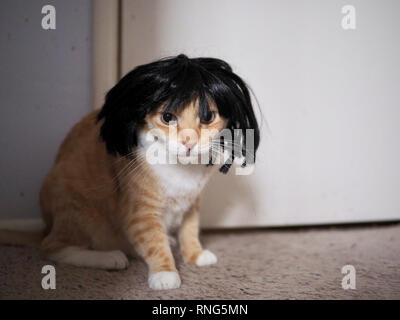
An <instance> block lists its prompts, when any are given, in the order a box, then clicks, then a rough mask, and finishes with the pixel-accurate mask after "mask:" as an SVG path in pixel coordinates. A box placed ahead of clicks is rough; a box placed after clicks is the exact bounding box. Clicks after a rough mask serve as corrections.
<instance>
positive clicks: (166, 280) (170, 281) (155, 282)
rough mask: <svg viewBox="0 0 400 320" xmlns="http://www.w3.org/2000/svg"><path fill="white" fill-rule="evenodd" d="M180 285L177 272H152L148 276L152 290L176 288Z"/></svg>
mask: <svg viewBox="0 0 400 320" xmlns="http://www.w3.org/2000/svg"><path fill="white" fill-rule="evenodd" d="M180 286H181V278H180V277H179V274H177V273H176V272H172V271H161V272H157V273H153V274H151V275H150V277H149V287H150V288H151V289H154V290H168V289H176V288H179V287H180Z"/></svg>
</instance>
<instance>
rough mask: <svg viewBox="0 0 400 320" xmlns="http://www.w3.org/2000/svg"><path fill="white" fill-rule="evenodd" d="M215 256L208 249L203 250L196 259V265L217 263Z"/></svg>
mask: <svg viewBox="0 0 400 320" xmlns="http://www.w3.org/2000/svg"><path fill="white" fill-rule="evenodd" d="M217 261H218V259H217V256H216V255H215V254H214V253H212V252H211V251H210V250H203V252H202V253H200V255H199V256H198V257H197V259H196V265H197V266H199V267H202V266H208V265H210V264H215V263H217Z"/></svg>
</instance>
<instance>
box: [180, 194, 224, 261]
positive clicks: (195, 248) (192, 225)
mask: <svg viewBox="0 0 400 320" xmlns="http://www.w3.org/2000/svg"><path fill="white" fill-rule="evenodd" d="M179 243H180V247H181V252H182V255H183V258H184V259H185V261H186V262H188V263H193V264H196V265H198V266H200V267H201V266H206V265H210V264H214V263H217V257H216V256H215V254H214V253H212V252H211V251H209V250H203V248H202V246H201V243H200V240H199V199H197V200H196V202H195V203H194V205H193V206H192V207H191V208H190V209H189V210H188V212H186V214H185V216H184V218H183V222H182V226H181V228H180V230H179Z"/></svg>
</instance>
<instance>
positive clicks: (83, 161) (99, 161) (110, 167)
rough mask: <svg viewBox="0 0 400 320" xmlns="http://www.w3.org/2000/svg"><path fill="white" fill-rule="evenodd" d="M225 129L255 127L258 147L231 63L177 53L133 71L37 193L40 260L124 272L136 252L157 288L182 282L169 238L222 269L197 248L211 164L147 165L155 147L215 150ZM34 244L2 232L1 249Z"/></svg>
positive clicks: (183, 154) (188, 152) (187, 152)
mask: <svg viewBox="0 0 400 320" xmlns="http://www.w3.org/2000/svg"><path fill="white" fill-rule="evenodd" d="M202 59H203V60H202ZM210 75H211V76H210ZM228 76H229V77H228ZM224 77H225V78H224ZM215 78H217V79H215ZM227 79H228V80H227ZM217 85H219V86H220V88H218V86H217ZM223 85H225V88H223V87H222V86H223ZM213 86H215V88H214V87H213ZM161 89H163V90H164V92H163V91H162V90H161ZM157 90H159V91H160V92H157ZM174 90H176V91H174ZM218 90H219V91H218ZM235 108H236V109H237V110H235ZM235 117H236V118H235ZM225 128H228V129H230V130H233V129H241V130H242V129H249V128H251V129H253V130H256V141H255V147H257V146H258V127H257V123H256V121H255V118H254V114H253V110H252V107H251V102H250V98H249V96H248V92H247V88H246V86H245V85H244V83H243V82H242V80H241V79H240V78H238V76H236V75H235V74H234V73H233V72H232V71H231V69H230V67H229V66H228V65H227V64H226V63H225V62H223V61H221V60H217V59H211V58H197V59H189V58H187V57H186V56H183V55H180V56H178V57H175V58H170V59H166V60H160V61H157V62H154V63H152V64H149V65H145V66H140V67H138V68H136V69H135V70H133V71H132V72H131V73H130V74H128V75H127V76H125V77H124V78H123V79H122V80H121V81H120V83H119V84H117V86H116V87H114V88H113V89H112V90H111V91H110V93H109V94H108V95H107V98H106V103H105V105H104V107H103V109H102V110H101V111H100V112H99V111H94V112H92V113H91V114H89V115H88V116H86V117H85V118H84V119H83V120H82V121H80V122H79V123H78V124H76V125H75V126H74V127H73V129H72V130H71V132H70V133H69V134H68V136H67V137H66V139H65V140H64V142H63V143H62V145H61V147H60V150H59V152H58V155H57V158H56V161H55V164H54V166H53V168H52V169H51V171H50V173H49V174H48V175H47V177H46V178H45V180H44V183H43V186H42V189H41V192H40V205H41V209H42V215H43V219H44V221H45V224H46V230H45V231H44V232H43V235H42V236H43V238H42V237H39V238H38V237H37V236H35V239H36V241H38V242H40V247H41V251H42V253H43V255H44V256H45V257H47V258H49V259H51V260H53V261H56V262H60V263H67V264H72V265H75V266H82V267H93V268H102V269H124V268H126V267H127V266H128V263H129V262H128V258H127V256H130V255H132V254H134V253H137V254H139V255H140V256H141V257H142V258H143V259H144V260H145V262H146V263H147V265H148V268H149V286H150V287H151V288H153V289H173V288H178V287H179V286H180V283H181V280H180V277H179V275H178V272H177V268H176V265H175V261H174V258H173V255H172V252H171V248H170V239H171V238H170V235H174V234H176V235H177V238H178V240H179V245H180V249H181V252H182V255H183V257H184V260H185V261H186V262H188V263H193V264H196V265H198V266H204V265H210V264H214V263H216V262H217V257H216V256H215V255H214V254H213V253H212V252H210V251H209V250H205V249H203V247H202V246H201V243H200V241H199V196H200V192H201V190H202V189H203V187H204V185H205V184H206V182H207V180H208V179H209V177H210V175H211V173H212V172H213V171H214V169H213V168H215V166H213V165H205V164H183V163H180V161H177V162H176V163H157V162H156V163H149V161H148V160H149V154H151V152H152V150H153V149H154V148H155V149H157V156H158V157H161V156H162V155H163V153H164V156H166V157H165V158H168V157H169V156H171V155H176V156H177V157H178V158H179V159H181V158H183V159H189V160H193V159H196V160H198V159H199V157H201V156H202V155H203V154H206V153H208V152H209V151H210V150H213V151H215V150H217V152H218V148H219V147H220V146H219V145H218V146H217V148H215V147H216V145H215V144H214V142H213V141H214V140H213V139H214V138H215V137H216V136H217V135H218V134H219V133H220V132H221V131H222V130H223V129H225ZM172 129H173V130H172ZM204 129H209V130H204ZM172 133H173V134H172ZM194 162H196V161H194ZM224 166H225V167H224V168H223V170H225V171H226V170H227V169H229V165H226V164H225V165H224ZM30 240H32V241H33V240H34V239H32V238H29V235H28V234H25V235H23V234H21V233H15V232H14V233H13V232H11V231H2V232H0V243H1V242H2V243H11V244H13V243H14V244H22V243H26V242H28V241H30Z"/></svg>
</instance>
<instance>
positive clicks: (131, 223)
mask: <svg viewBox="0 0 400 320" xmlns="http://www.w3.org/2000/svg"><path fill="white" fill-rule="evenodd" d="M140 207H142V208H143V209H142V210H140V211H139V212H135V216H134V217H131V218H130V219H129V218H128V221H127V223H126V228H125V229H126V233H127V236H128V239H129V241H130V242H131V243H132V245H133V247H134V248H135V250H136V252H137V253H138V254H139V255H140V256H141V257H142V258H143V259H144V260H145V262H146V263H147V265H148V267H149V280H148V282H149V287H150V288H152V289H155V290H163V289H175V288H179V287H180V285H181V279H180V277H179V274H178V271H177V269H176V267H175V261H174V257H173V255H172V252H171V248H170V246H169V243H168V236H167V233H166V231H165V228H164V226H163V224H162V221H161V219H160V217H159V216H158V215H157V214H150V213H146V212H144V208H145V207H146V205H145V204H143V205H141V206H140Z"/></svg>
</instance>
